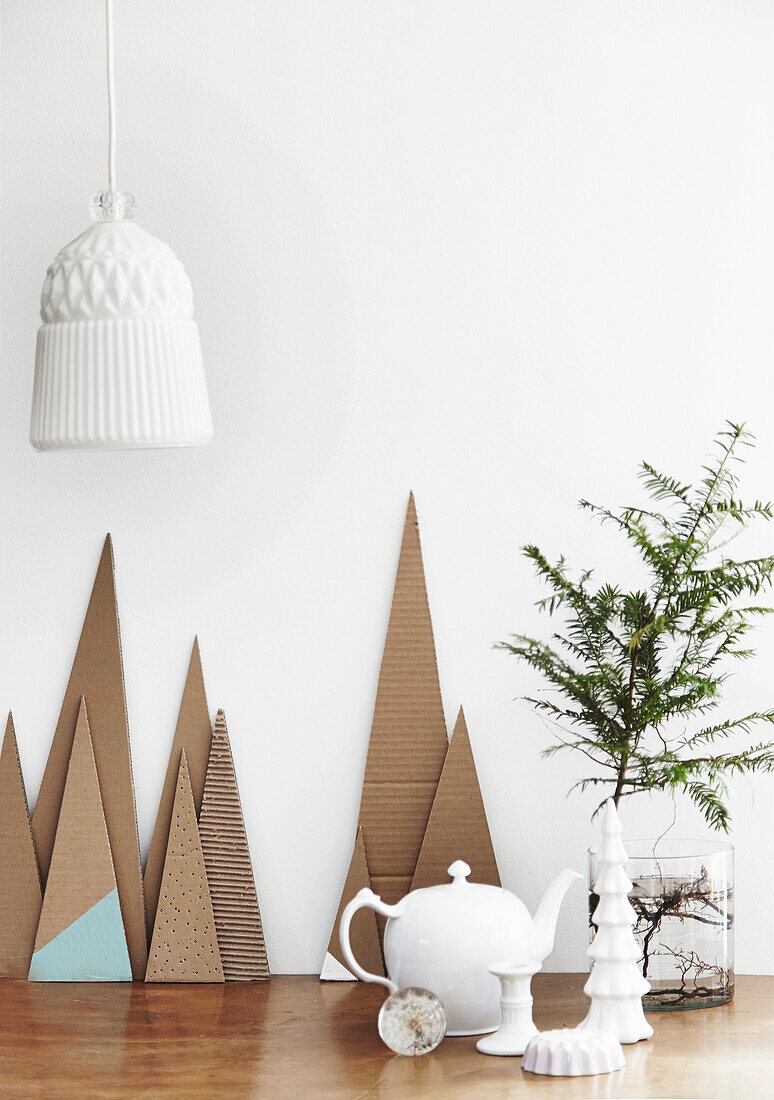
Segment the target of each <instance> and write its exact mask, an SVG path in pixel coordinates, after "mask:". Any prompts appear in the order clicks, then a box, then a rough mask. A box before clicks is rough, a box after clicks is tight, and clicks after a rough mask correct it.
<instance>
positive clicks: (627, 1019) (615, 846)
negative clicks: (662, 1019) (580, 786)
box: [580, 798, 653, 1043]
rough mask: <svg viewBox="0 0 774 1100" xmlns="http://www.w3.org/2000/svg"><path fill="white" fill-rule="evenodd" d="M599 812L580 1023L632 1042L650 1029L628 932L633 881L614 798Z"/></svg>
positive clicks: (646, 987) (647, 1035) (633, 941)
mask: <svg viewBox="0 0 774 1100" xmlns="http://www.w3.org/2000/svg"><path fill="white" fill-rule="evenodd" d="M603 813H604V820H603V822H602V844H601V845H600V848H599V851H598V853H597V877H596V881H595V882H594V892H595V893H596V894H597V896H598V897H599V904H598V905H597V907H596V909H595V910H594V914H593V916H592V918H591V919H592V920H593V921H594V924H595V925H596V926H597V934H596V936H595V937H594V942H593V943H592V945H591V947H590V948H589V952H588V953H589V957H590V958H591V959H592V960H593V964H592V967H591V974H590V975H589V980H588V981H587V982H586V985H585V987H584V992H585V993H586V996H588V997H590V998H591V1008H590V1009H589V1013H588V1016H587V1017H586V1019H585V1020H584V1021H583V1023H582V1024H581V1025H580V1026H581V1027H584V1028H593V1029H594V1030H595V1031H607V1032H610V1033H611V1034H612V1035H614V1036H615V1037H616V1038H617V1039H618V1041H619V1042H620V1043H636V1042H638V1041H639V1040H640V1039H649V1038H650V1037H651V1035H652V1034H653V1028H652V1027H651V1026H650V1024H649V1023H648V1021H647V1020H646V1019H645V1013H644V1011H643V1008H642V997H643V994H645V993H647V992H648V990H649V989H650V983H649V982H648V981H647V979H646V978H643V976H642V973H641V972H640V968H639V966H638V965H637V962H638V959H639V958H640V955H641V954H642V952H641V951H640V949H639V947H638V945H637V941H636V939H635V938H634V933H633V932H632V926H633V925H634V922H635V920H636V919H637V918H636V914H635V912H634V909H633V908H632V906H631V903H630V901H629V894H630V892H631V889H632V884H631V882H630V880H629V879H628V877H627V875H626V872H625V871H624V865H625V864H626V859H627V856H626V850H625V848H624V846H623V842H622V840H621V822H620V821H619V819H618V813H617V812H616V808H615V803H614V802H613V800H612V798H611V799H608V801H607V802H606V804H605V809H604V811H603Z"/></svg>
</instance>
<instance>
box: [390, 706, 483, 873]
mask: <svg viewBox="0 0 774 1100" xmlns="http://www.w3.org/2000/svg"><path fill="white" fill-rule="evenodd" d="M458 859H462V860H464V861H465V862H466V863H468V864H469V865H470V869H471V874H470V881H471V882H484V883H488V884H489V885H490V886H499V885H500V873H499V871H498V870H497V861H496V859H495V854H494V848H493V847H492V838H491V836H490V835H489V825H488V824H487V819H486V810H485V808H484V800H483V798H482V797H481V788H480V787H479V783H478V775H477V773H476V763H475V760H474V759H473V750H472V748H471V746H470V737H469V736H468V727H467V724H466V722H465V715H464V714H463V711H462V707H460V712H459V714H458V716H457V722H456V724H455V726H454V733H453V734H452V739H451V742H450V744H449V751H448V752H447V754H446V761H445V763H444V766H443V771H442V772H441V778H440V781H439V783H438V790H437V791H436V794H435V799H434V801H433V808H432V810H431V811H430V820H429V821H428V823H427V831H426V832H425V839H424V840H423V842H422V851H421V852H420V853H419V859H418V861H417V867H416V870H415V871H414V878H413V881H412V883H411V889H412V890H418V889H420V888H421V887H423V886H436V885H438V884H440V883H445V882H448V881H449V876H448V874H447V869H448V868H449V867H450V866H451V864H452V863H454V861H455V860H458Z"/></svg>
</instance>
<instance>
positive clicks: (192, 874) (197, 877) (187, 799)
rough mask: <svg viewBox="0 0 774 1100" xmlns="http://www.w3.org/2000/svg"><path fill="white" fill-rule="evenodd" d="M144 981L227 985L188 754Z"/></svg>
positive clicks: (182, 764)
mask: <svg viewBox="0 0 774 1100" xmlns="http://www.w3.org/2000/svg"><path fill="white" fill-rule="evenodd" d="M145 981H146V982H222V981H223V967H222V965H221V962H220V952H219V951H218V938H217V935H216V932H215V918H214V916H213V913H212V902H211V900H210V891H209V887H208V885H207V873H206V871H205V868H204V853H203V852H202V845H201V841H200V839H199V828H198V826H197V824H196V807H195V806H194V800H193V793H192V792H191V783H190V780H189V778H188V760H187V758H186V751H185V749H183V751H182V753H181V756H180V768H179V769H178V774H177V784H176V789H175V803H174V806H173V809H172V821H171V824H170V828H169V840H168V842H167V854H166V858H165V860H164V873H163V875H162V878H161V890H160V892H159V902H158V906H157V908H156V923H155V925H154V927H153V938H152V940H151V946H150V953H149V955H148V970H147V973H146V975H145Z"/></svg>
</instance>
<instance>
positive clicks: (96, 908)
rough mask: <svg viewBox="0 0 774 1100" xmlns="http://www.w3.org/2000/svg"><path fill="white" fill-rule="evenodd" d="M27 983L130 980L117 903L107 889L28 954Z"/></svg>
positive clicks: (115, 892)
mask: <svg viewBox="0 0 774 1100" xmlns="http://www.w3.org/2000/svg"><path fill="white" fill-rule="evenodd" d="M29 980H30V981H31V982H130V981H131V980H132V968H131V965H130V963H129V952H128V951H127V948H126V933H125V932H124V922H123V919H122V917H121V907H120V905H119V903H118V890H111V891H110V893H109V894H106V895H105V897H104V898H102V900H101V901H98V902H97V904H96V905H92V907H91V909H87V910H86V912H85V913H84V914H83V916H81V917H78V919H77V920H75V921H73V923H72V924H71V925H69V927H67V928H65V930H64V932H60V933H59V935H58V936H54V938H53V940H51V941H50V942H49V943H47V944H46V945H45V947H41V949H40V950H39V951H36V952H35V954H34V955H33V956H32V962H31V963H30V974H29Z"/></svg>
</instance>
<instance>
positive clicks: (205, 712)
mask: <svg viewBox="0 0 774 1100" xmlns="http://www.w3.org/2000/svg"><path fill="white" fill-rule="evenodd" d="M211 741H212V725H211V724H210V712H209V709H208V707H207V695H206V692H205V690H204V677H203V675H202V662H201V657H200V655H199V639H198V638H194V644H193V650H192V652H191V660H190V663H189V665H188V675H187V677H186V681H185V687H184V689H183V698H182V701H181V703H180V711H179V713H178V716H177V726H176V727H175V736H174V738H173V740H172V749H171V751H170V754H169V763H168V765H167V774H166V778H165V779H164V787H163V789H162V791H161V799H160V801H159V809H158V813H157V814H156V826H155V828H154V830H153V837H152V838H151V844H150V849H149V851H148V862H147V864H146V866H145V915H146V919H147V922H148V935H149V936H150V935H151V934H152V932H153V923H154V921H155V919H156V906H157V904H158V900H159V889H160V887H161V875H162V872H163V870H164V856H165V855H166V851H167V841H168V840H169V823H170V821H171V819H172V805H173V803H174V801H175V788H176V786H177V775H178V772H179V771H180V756H181V753H182V751H183V749H185V754H186V758H187V760H188V778H189V779H190V781H191V792H192V794H193V800H194V806H195V807H196V812H197V814H198V813H199V811H200V809H201V805H202V795H203V794H204V777H205V775H206V772H207V761H208V759H209V756H210V743H211Z"/></svg>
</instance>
